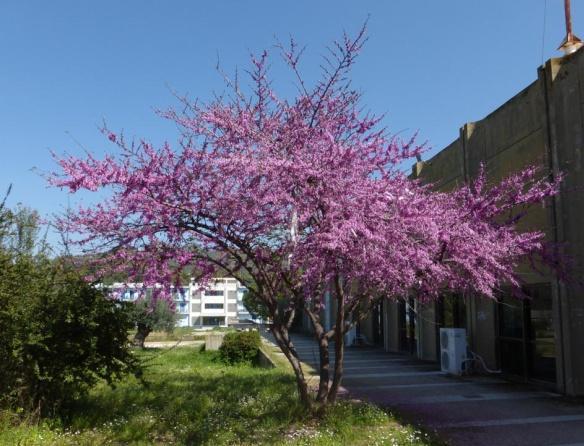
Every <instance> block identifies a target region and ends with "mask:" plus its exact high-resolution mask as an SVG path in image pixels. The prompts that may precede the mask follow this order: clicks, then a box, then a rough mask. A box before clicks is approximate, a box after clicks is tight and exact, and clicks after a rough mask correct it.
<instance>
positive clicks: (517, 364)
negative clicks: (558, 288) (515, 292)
mask: <svg viewBox="0 0 584 446" xmlns="http://www.w3.org/2000/svg"><path fill="white" fill-rule="evenodd" d="M523 291H524V292H525V294H526V295H527V296H529V299H523V300H520V299H517V298H515V297H512V296H511V295H509V293H507V294H503V295H502V296H500V298H499V315H498V316H499V321H498V325H499V326H498V331H499V333H498V334H499V336H498V341H499V361H500V364H501V368H502V369H503V371H505V372H506V373H509V374H512V375H518V376H522V377H524V378H526V379H536V380H541V381H548V382H555V380H556V351H555V333H554V327H553V317H552V293H551V286H550V284H549V283H538V284H530V285H526V286H525V287H524V288H523Z"/></svg>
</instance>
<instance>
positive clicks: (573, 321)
mask: <svg viewBox="0 0 584 446" xmlns="http://www.w3.org/2000/svg"><path fill="white" fill-rule="evenodd" d="M583 85H584V51H578V52H576V53H575V54H573V55H570V56H566V57H562V58H557V59H551V60H548V61H547V62H546V63H545V64H544V65H543V66H541V67H540V68H539V69H538V71H537V79H536V80H535V81H534V82H533V83H532V84H531V85H529V86H528V87H527V88H525V89H524V90H523V91H521V92H520V93H519V94H517V95H516V96H515V97H513V98H512V99H510V100H509V101H508V102H506V103H505V104H503V105H502V106H501V107H499V108H498V109H496V110H495V111H493V112H492V113H491V114H489V115H488V116H486V117H485V118H484V119H482V120H480V121H477V122H469V123H467V124H465V125H464V126H463V127H462V128H461V129H460V133H459V137H458V138H457V139H456V140H455V141H453V142H452V143H451V144H450V145H449V146H448V147H446V148H444V149H443V150H442V151H440V152H439V153H438V154H436V155H435V156H434V157H433V158H431V159H430V160H428V161H426V162H418V163H416V164H415V165H414V166H413V169H412V176H413V177H415V178H420V179H422V180H423V181H428V182H432V183H433V184H435V185H436V187H437V189H439V190H450V189H453V188H455V187H457V186H458V185H460V184H462V183H463V182H465V181H468V180H469V179H472V178H473V177H475V175H476V174H477V171H478V169H479V166H480V164H481V163H484V164H485V165H486V167H487V172H488V176H489V179H490V180H491V181H497V180H500V179H501V178H503V177H504V176H507V175H508V174H510V173H512V172H515V171H518V170H520V169H521V168H523V167H525V166H527V165H530V164H531V165H533V164H536V165H539V166H541V167H542V168H543V170H544V173H548V174H550V175H557V174H558V172H560V171H561V172H563V173H564V174H565V181H564V182H563V184H562V187H561V192H560V194H559V195H558V196H557V197H556V198H555V199H554V200H553V202H551V203H550V204H549V205H548V206H546V207H540V208H536V209H532V210H531V211H530V214H529V215H528V216H527V217H526V218H525V221H523V222H522V223H521V229H526V230H527V229H541V230H543V231H545V233H546V234H547V238H548V240H551V241H554V242H559V243H561V244H563V245H564V246H565V249H566V254H567V255H568V256H570V257H571V258H572V259H573V260H574V266H573V268H572V270H571V276H572V277H573V278H574V279H575V280H580V279H581V278H582V277H583V272H584V268H583V265H584V175H583V174H584V89H582V86H583ZM521 273H522V277H523V278H524V281H525V292H526V293H527V294H528V295H529V296H531V300H526V301H520V300H517V299H514V298H512V297H511V296H510V295H509V294H508V293H507V292H505V290H502V292H501V295H500V297H499V300H498V301H494V300H487V299H482V298H480V297H478V296H459V295H450V296H444V298H443V299H442V301H440V302H435V303H430V304H421V303H419V302H417V301H416V300H415V299H412V298H410V299H404V300H400V301H396V302H385V303H384V305H383V308H379V309H377V311H376V312H374V313H373V315H372V317H371V318H370V319H369V320H368V321H367V322H366V323H365V324H362V327H361V331H363V332H365V335H366V336H367V337H368V339H370V340H371V341H372V342H373V343H378V344H380V345H383V346H384V347H385V349H386V350H388V351H394V352H395V351H401V352H406V353H408V354H412V355H415V356H417V357H419V358H421V359H425V360H429V361H438V359H439V352H440V350H439V339H438V333H439V328H440V327H461V328H465V329H466V330H467V341H468V345H469V348H470V349H471V350H472V351H473V352H476V353H477V354H479V355H480V356H482V358H484V360H485V362H486V364H487V366H488V367H489V368H492V369H501V370H502V371H503V374H504V375H505V376H507V377H509V378H515V379H520V380H523V381H529V382H534V383H541V384H543V385H545V386H549V387H550V388H552V389H554V390H556V391H559V392H561V393H565V394H568V395H584V290H583V289H582V288H581V287H578V286H577V285H569V284H565V283H562V282H560V281H558V280H557V279H556V278H555V277H553V276H552V275H550V274H547V275H542V274H539V273H535V272H533V271H532V270H531V269H530V268H528V267H527V266H526V267H524V268H522V270H521Z"/></svg>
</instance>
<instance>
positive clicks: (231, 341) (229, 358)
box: [219, 330, 262, 364]
mask: <svg viewBox="0 0 584 446" xmlns="http://www.w3.org/2000/svg"><path fill="white" fill-rule="evenodd" d="M261 343H262V341H261V338H260V334H259V332H258V331H255V330H254V331H238V332H233V333H227V334H226V335H225V337H224V338H223V344H221V347H219V353H220V355H221V359H222V360H223V361H225V362H227V363H229V364H237V363H241V362H243V363H249V364H254V363H256V362H257V360H258V354H259V350H260V346H261Z"/></svg>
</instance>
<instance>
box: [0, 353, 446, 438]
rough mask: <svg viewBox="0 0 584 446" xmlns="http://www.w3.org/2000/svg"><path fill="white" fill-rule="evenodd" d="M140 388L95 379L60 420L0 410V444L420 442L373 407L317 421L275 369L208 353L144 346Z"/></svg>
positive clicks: (347, 408)
mask: <svg viewBox="0 0 584 446" xmlns="http://www.w3.org/2000/svg"><path fill="white" fill-rule="evenodd" d="M137 355H138V356H139V358H141V359H142V360H143V361H144V362H147V363H150V364H151V365H150V366H149V367H148V368H146V369H145V371H144V380H145V381H146V382H147V383H148V385H147V386H146V387H144V386H143V385H142V384H141V382H140V381H138V380H136V379H134V378H132V377H127V378H125V379H124V380H123V381H122V382H121V383H120V384H119V385H118V386H117V387H116V388H115V389H112V388H110V387H108V386H106V385H98V386H97V387H96V388H95V389H94V390H92V391H91V392H90V394H89V395H87V396H86V397H84V398H83V399H82V400H80V401H79V402H77V403H76V407H75V409H76V410H75V412H74V414H73V415H72V417H71V418H70V419H69V420H67V421H66V422H62V421H59V420H50V419H49V420H45V421H44V422H43V423H41V424H40V425H30V424H28V423H23V422H21V421H19V419H18V417H10V415H9V414H5V416H4V417H3V416H2V413H0V445H5V444H6V445H13V444H26V445H30V446H57V445H58V446H65V445H67V446H69V445H71V446H73V445H75V446H79V445H86V446H90V445H102V444H118V445H122V444H132V445H170V444H174V445H207V446H222V445H257V446H262V445H270V446H272V445H295V446H301V445H315V446H316V445H318V446H337V445H352V446H373V445H416V446H422V445H429V444H435V443H432V442H431V440H430V439H429V438H428V437H427V436H426V435H424V434H422V433H420V432H419V431H418V430H415V429H413V428H411V427H410V426H407V425H402V424H399V423H397V422H396V420H395V419H394V418H393V417H391V416H390V415H388V414H387V413H386V412H384V411H383V410H381V409H379V408H377V407H375V406H371V405H367V404H364V403H353V402H342V403H339V404H337V405H333V406H331V407H329V408H328V409H327V413H326V414H325V415H324V416H323V417H321V418H313V417H311V416H310V415H308V414H307V413H306V410H305V408H304V407H303V406H302V404H301V403H300V402H299V401H298V397H297V394H296V385H295V383H294V378H293V376H292V375H291V374H290V373H288V372H286V371H285V370H283V369H279V368H276V369H262V368H258V367H250V366H247V365H235V366H225V365H224V364H223V363H222V362H221V361H219V360H218V359H219V358H218V356H219V355H218V353H217V352H204V353H199V352H197V351H196V349H194V348H188V347H182V348H181V347H179V348H175V349H172V350H158V349H148V350H144V351H138V352H137Z"/></svg>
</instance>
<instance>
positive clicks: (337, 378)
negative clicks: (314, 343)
mask: <svg viewBox="0 0 584 446" xmlns="http://www.w3.org/2000/svg"><path fill="white" fill-rule="evenodd" d="M340 280H341V279H340V278H339V277H338V276H337V277H336V278H335V285H336V291H337V292H336V294H337V296H336V298H337V318H336V319H337V320H336V321H335V327H336V329H335V374H334V378H333V383H332V385H331V388H330V390H329V394H328V402H329V403H334V402H335V401H336V399H337V394H338V392H339V387H340V385H341V380H342V379H343V359H344V355H345V296H344V292H343V288H342V284H341V282H340Z"/></svg>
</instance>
